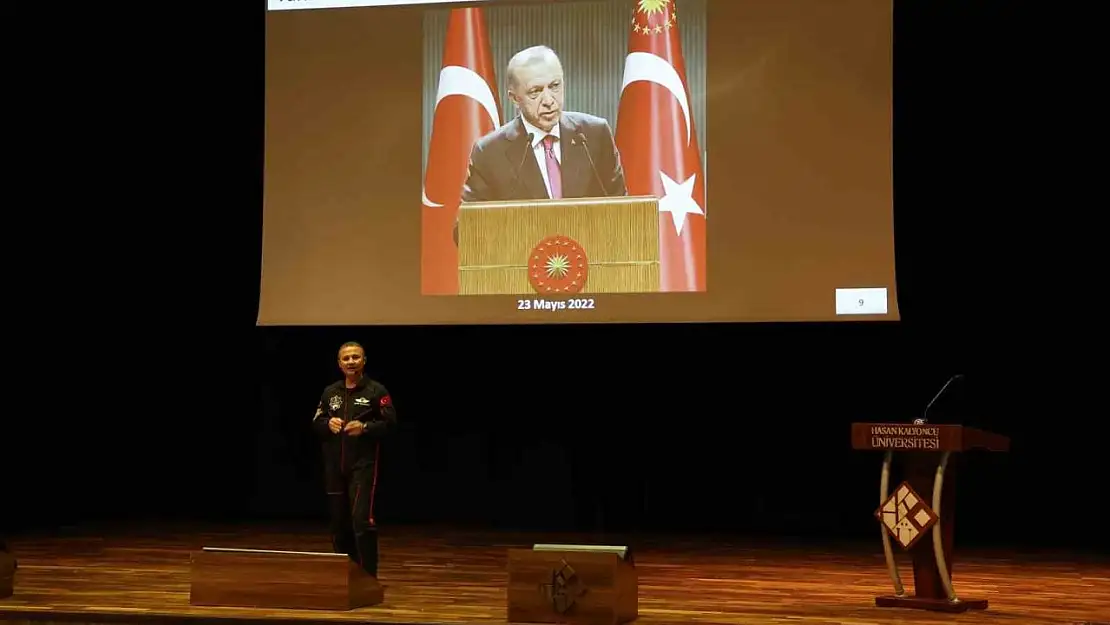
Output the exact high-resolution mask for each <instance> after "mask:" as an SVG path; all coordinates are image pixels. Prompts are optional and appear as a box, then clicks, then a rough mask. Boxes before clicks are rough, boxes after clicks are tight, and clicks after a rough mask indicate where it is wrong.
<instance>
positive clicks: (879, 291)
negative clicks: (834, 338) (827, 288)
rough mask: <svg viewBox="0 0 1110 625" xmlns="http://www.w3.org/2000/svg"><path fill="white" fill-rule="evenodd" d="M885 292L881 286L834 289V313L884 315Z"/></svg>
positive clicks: (885, 306)
mask: <svg viewBox="0 0 1110 625" xmlns="http://www.w3.org/2000/svg"><path fill="white" fill-rule="evenodd" d="M886 313H887V292H886V289H885V288H883V287H864V288H854V289H852V288H848V289H837V290H836V314H838V315H885V314H886Z"/></svg>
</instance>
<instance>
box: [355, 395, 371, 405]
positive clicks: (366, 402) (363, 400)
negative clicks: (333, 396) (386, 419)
mask: <svg viewBox="0 0 1110 625" xmlns="http://www.w3.org/2000/svg"><path fill="white" fill-rule="evenodd" d="M355 405H356V406H369V405H370V400H369V399H366V398H365V397H356V398H355Z"/></svg>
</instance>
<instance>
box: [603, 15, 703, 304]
mask: <svg viewBox="0 0 1110 625" xmlns="http://www.w3.org/2000/svg"><path fill="white" fill-rule="evenodd" d="M633 5H634V6H633V11H632V23H631V31H632V32H631V34H630V36H629V39H628V55H627V56H626V57H625V61H624V80H623V81H622V84H621V96H620V106H619V108H618V110H617V136H616V142H617V147H618V148H619V149H620V155H621V163H622V164H623V165H624V173H625V177H626V180H627V184H628V192H629V195H654V196H656V197H658V198H659V251H660V264H661V270H662V276H661V278H662V281H661V285H660V286H661V290H663V291H704V290H705V279H706V275H705V174H704V171H703V169H702V162H701V150H700V148H699V147H698V137H697V132H696V130H695V126H694V116H693V111H692V106H691V101H690V90H689V87H688V85H687V82H686V63H685V61H684V60H683V56H682V40H681V39H680V37H679V30H680V25H681V22H680V20H679V17H678V14H677V12H676V11H675V6H674V0H633Z"/></svg>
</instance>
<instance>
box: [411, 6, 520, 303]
mask: <svg viewBox="0 0 1110 625" xmlns="http://www.w3.org/2000/svg"><path fill="white" fill-rule="evenodd" d="M435 97H436V103H435V113H434V117H433V121H432V136H431V140H430V142H429V146H428V164H427V168H426V169H425V172H424V188H423V193H422V203H423V208H422V214H421V241H420V250H421V252H420V256H421V257H420V274H421V275H420V284H421V289H420V290H421V293H423V294H425V295H449V294H456V293H458V292H459V275H458V265H459V261H458V249H457V248H456V246H455V241H454V228H455V219H456V217H457V216H458V211H459V201H460V199H459V198H460V197H461V195H462V188H463V184H464V183H465V182H466V168H467V163H468V161H469V159H470V151H471V149H472V148H473V147H474V142H475V141H477V140H478V139H479V138H481V137H482V136H483V135H486V134H488V133H490V132H492V131H493V130H494V129H496V128H498V127H499V126H500V125H501V101H500V98H499V97H498V96H497V78H496V74H495V72H494V65H493V52H492V51H491V49H490V43H489V34H488V32H487V30H486V17H485V12H484V10H483V9H481V8H465V9H452V10H451V14H450V17H449V18H448V23H447V37H446V39H445V41H444V48H443V63H442V65H441V69H440V72H439V81H438V85H437V87H436V96H435Z"/></svg>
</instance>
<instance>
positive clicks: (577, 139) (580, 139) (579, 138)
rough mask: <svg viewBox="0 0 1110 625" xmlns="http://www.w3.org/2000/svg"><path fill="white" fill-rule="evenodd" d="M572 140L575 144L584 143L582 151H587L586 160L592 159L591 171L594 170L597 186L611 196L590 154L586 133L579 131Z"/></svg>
mask: <svg viewBox="0 0 1110 625" xmlns="http://www.w3.org/2000/svg"><path fill="white" fill-rule="evenodd" d="M570 141H571V143H573V144H575V145H577V144H578V143H579V142H581V143H582V151H583V152H585V153H586V160H588V161H590V171H592V172H594V180H596V181H597V186H598V187H600V188H601V193H602V195H604V196H605V197H609V192H608V191H607V190H606V189H605V184H604V183H602V182H601V176H599V175H598V173H597V166H596V165H594V157H593V155H591V154H590V146H589V145H588V144H587V143H586V135H584V134H582V133H581V132H579V133H577V134H575V135H574V138H573V139H571V140H570Z"/></svg>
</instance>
